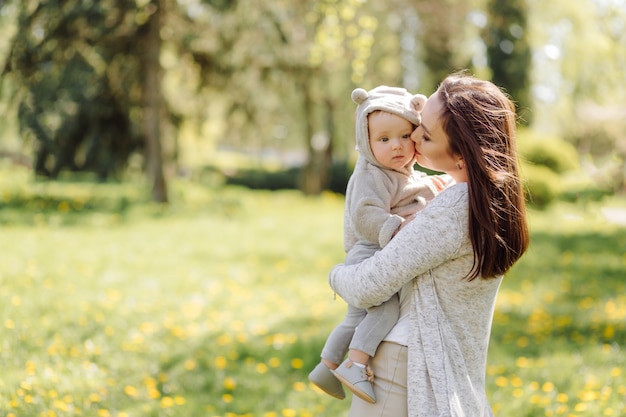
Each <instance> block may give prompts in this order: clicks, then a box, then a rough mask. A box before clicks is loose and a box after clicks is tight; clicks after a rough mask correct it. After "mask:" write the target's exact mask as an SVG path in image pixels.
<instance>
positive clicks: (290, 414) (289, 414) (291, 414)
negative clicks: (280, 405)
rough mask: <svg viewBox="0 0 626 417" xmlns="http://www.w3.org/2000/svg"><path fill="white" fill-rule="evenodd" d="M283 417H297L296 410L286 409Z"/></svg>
mask: <svg viewBox="0 0 626 417" xmlns="http://www.w3.org/2000/svg"><path fill="white" fill-rule="evenodd" d="M281 414H282V415H283V417H296V410H294V409H293V408H285V409H283V410H282V411H281Z"/></svg>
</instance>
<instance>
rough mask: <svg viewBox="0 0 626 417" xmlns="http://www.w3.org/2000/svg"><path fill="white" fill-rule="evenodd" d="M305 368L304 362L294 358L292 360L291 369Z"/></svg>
mask: <svg viewBox="0 0 626 417" xmlns="http://www.w3.org/2000/svg"><path fill="white" fill-rule="evenodd" d="M303 366H304V362H303V361H302V359H300V358H294V359H292V360H291V367H292V368H293V369H301V368H302V367H303Z"/></svg>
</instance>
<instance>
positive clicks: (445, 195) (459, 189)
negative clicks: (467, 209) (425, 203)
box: [429, 182, 469, 208]
mask: <svg viewBox="0 0 626 417" xmlns="http://www.w3.org/2000/svg"><path fill="white" fill-rule="evenodd" d="M468 198H469V193H468V189H467V183H466V182H461V183H456V184H452V185H450V186H448V187H447V188H446V189H445V190H443V191H441V192H440V193H439V194H438V195H437V197H435V198H434V199H433V200H432V201H431V202H430V204H429V206H430V207H450V208H455V207H459V206H466V205H467V204H468Z"/></svg>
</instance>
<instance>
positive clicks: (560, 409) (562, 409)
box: [556, 404, 569, 414]
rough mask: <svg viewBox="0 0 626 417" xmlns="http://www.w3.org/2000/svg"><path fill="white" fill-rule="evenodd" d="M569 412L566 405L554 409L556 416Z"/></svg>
mask: <svg viewBox="0 0 626 417" xmlns="http://www.w3.org/2000/svg"><path fill="white" fill-rule="evenodd" d="M568 411H569V406H568V405H567V404H561V405H559V406H558V407H557V408H556V413H557V414H565V413H567V412H568Z"/></svg>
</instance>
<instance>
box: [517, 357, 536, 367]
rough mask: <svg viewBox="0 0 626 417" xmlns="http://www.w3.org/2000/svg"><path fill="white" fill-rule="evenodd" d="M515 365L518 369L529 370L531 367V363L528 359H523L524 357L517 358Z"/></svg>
mask: <svg viewBox="0 0 626 417" xmlns="http://www.w3.org/2000/svg"><path fill="white" fill-rule="evenodd" d="M515 365H516V366H517V367H518V368H530V367H531V365H532V362H531V361H530V359H528V358H525V357H524V356H520V357H519V358H517V359H516V360H515Z"/></svg>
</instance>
